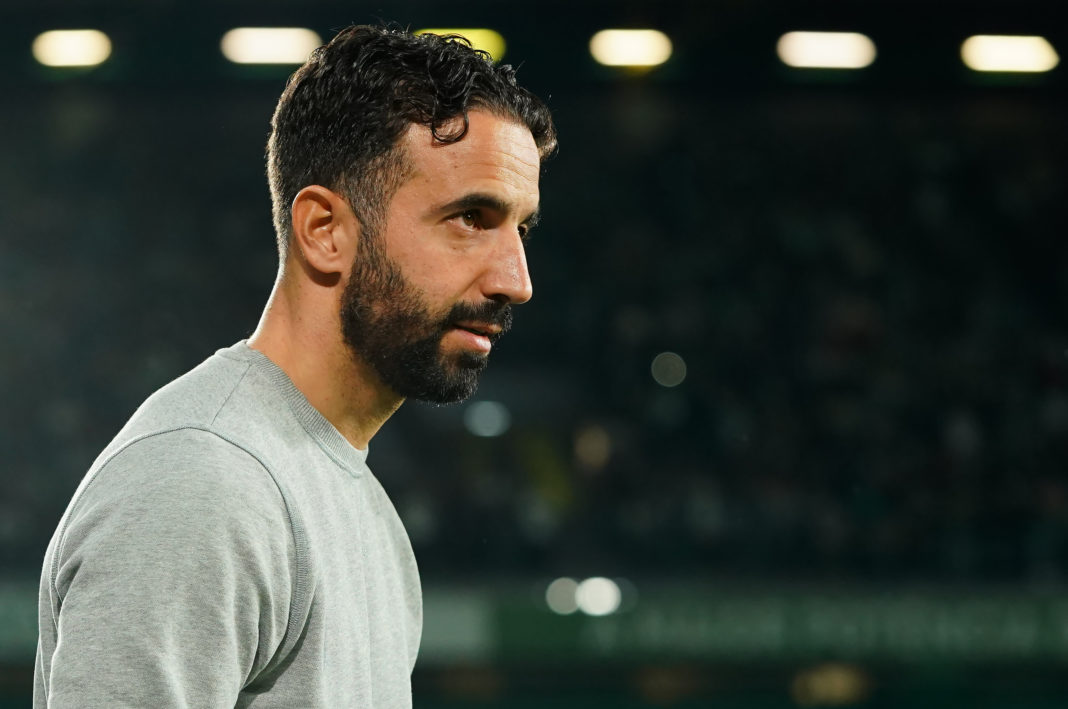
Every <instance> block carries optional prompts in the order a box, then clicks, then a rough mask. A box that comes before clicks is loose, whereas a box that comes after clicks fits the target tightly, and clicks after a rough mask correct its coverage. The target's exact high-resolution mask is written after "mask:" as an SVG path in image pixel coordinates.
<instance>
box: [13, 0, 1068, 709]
mask: <svg viewBox="0 0 1068 709" xmlns="http://www.w3.org/2000/svg"><path fill="white" fill-rule="evenodd" d="M1056 4H1057V3H1054V2H1052V0H1051V1H1050V2H1037V1H1033V0H1016V1H1015V2H1008V1H1007V0H972V1H971V2H963V1H956V0H941V1H940V2H939V3H921V2H915V1H913V0H868V1H867V2H865V3H846V2H823V3H813V2H794V1H787V0H763V1H756V2H754V1H751V0H750V1H745V2H743V1H742V0H707V1H706V2H686V1H683V0H662V1H660V2H656V3H653V2H652V1H651V0H645V1H643V2H639V1H625V0H621V1H618V2H615V1H613V2H609V1H608V0H597V1H595V0H571V1H570V2H562V1H560V0H540V1H539V2H537V3H534V2H518V3H501V2H493V1H491V0H457V1H456V2H453V3H448V4H447V5H446V4H443V3H431V2H425V1H424V0H398V1H397V2H394V3H391V4H389V5H383V4H381V3H374V4H369V3H362V2H358V1H357V2H347V3H340V2H333V1H327V0H314V1H311V2H296V1H295V0H294V1H288V2H287V1H283V0H278V1H275V2H244V1H238V0H230V1H227V2H214V3H210V4H207V3H203V4H202V3H197V2H177V0H138V1H136V2H135V1H134V0H77V1H75V0H65V1H63V2H61V1H59V0H33V1H32V2H31V0H3V4H2V6H0V66H2V67H3V71H2V72H0V96H2V98H0V156H2V158H0V195H2V197H0V240H2V244H3V248H2V251H0V331H2V333H3V335H2V336H0V337H2V345H0V402H2V405H0V443H2V448H0V483H2V484H0V706H5V707H6V706H11V707H16V706H28V704H29V698H30V694H31V691H32V690H31V686H32V672H33V658H34V650H35V643H36V632H37V630H36V592H37V591H36V589H37V579H38V575H39V573H40V563H41V560H42V558H43V555H44V550H45V547H46V545H47V542H48V539H49V537H50V536H51V534H52V531H53V529H54V528H55V526H56V523H57V522H58V520H59V518H60V515H61V514H62V512H63V509H64V508H65V506H66V504H67V502H68V500H69V499H70V496H71V494H72V493H73V491H74V489H75V487H76V485H77V483H78V481H79V480H80V479H81V477H82V476H83V475H84V473H85V471H86V469H87V468H88V466H89V465H90V464H91V462H92V460H93V459H94V457H95V456H96V454H97V453H98V452H99V451H100V450H101V449H102V448H103V446H104V445H105V444H106V443H107V442H108V441H109V440H110V438H111V437H112V436H113V435H114V434H115V433H116V432H117V431H118V429H119V428H120V427H121V425H122V424H123V422H124V421H125V420H126V419H127V418H128V417H129V416H130V414H131V413H132V412H133V410H134V409H135V408H136V407H137V406H138V405H139V403H140V402H141V401H142V400H143V399H144V398H145V397H146V396H147V395H148V394H150V393H151V392H152V391H154V390H155V389H157V388H158V387H160V386H161V385H163V384H165V383H166V382H168V381H170V380H171V379H173V378H174V377H176V376H178V375H180V374H181V373H183V372H185V371H186V370H187V369H189V368H191V367H193V366H195V365H196V364H197V363H199V362H200V361H201V360H203V359H204V358H205V357H206V356H208V355H209V354H210V353H212V352H213V351H214V350H216V349H218V348H221V347H226V346H229V345H230V344H232V343H234V342H235V341H237V340H239V339H242V338H244V337H246V336H247V335H249V334H250V333H251V331H252V329H253V328H254V326H255V324H256V322H257V319H258V317H259V313H260V310H261V308H262V306H263V303H264V301H265V299H266V296H267V294H268V293H269V291H270V287H271V284H272V281H273V278H274V273H275V265H276V255H275V248H274V237H273V232H272V227H271V221H270V205H269V196H268V192H267V187H266V180H265V178H264V165H263V154H264V146H265V143H266V138H267V132H268V129H269V125H268V123H269V119H270V115H271V112H272V110H273V107H274V104H275V102H276V101H277V98H278V95H279V94H280V92H281V90H282V87H283V85H284V82H285V79H286V77H287V76H288V74H289V73H290V72H291V71H292V70H293V68H294V66H293V65H292V64H287V63H286V61H287V60H286V59H285V58H284V57H283V58H279V57H278V56H276V55H272V54H270V53H271V52H274V51H281V50H280V49H279V48H284V47H286V46H289V45H288V41H289V40H288V39H285V38H278V37H273V38H269V39H268V40H266V41H265V43H264V44H262V45H257V44H256V43H255V42H253V43H252V45H249V46H251V49H250V48H249V46H246V47H245V48H244V49H242V46H241V44H240V42H238V43H237V44H236V45H235V44H233V42H236V41H237V40H234V39H233V38H234V36H235V35H227V33H228V32H229V31H230V30H232V29H234V28H238V27H275V28H277V27H295V28H306V29H308V30H311V31H312V32H314V33H315V34H316V35H317V36H318V37H319V38H321V39H322V40H326V39H329V38H330V37H331V36H332V35H333V34H334V33H335V32H336V31H337V30H338V29H340V28H342V27H344V26H345V25H347V24H349V23H352V22H377V21H380V20H388V21H395V22H397V23H399V24H401V25H404V26H410V27H411V28H412V29H420V28H469V29H470V28H486V29H492V30H494V31H495V32H496V33H497V34H498V35H499V37H500V38H501V39H503V41H504V45H503V48H502V47H500V46H496V47H494V48H493V49H494V51H495V52H496V53H497V55H498V56H500V57H501V60H502V61H504V62H507V63H512V64H515V65H520V67H521V68H520V70H519V77H520V80H521V81H522V82H523V83H524V84H525V85H526V86H528V87H529V88H531V89H532V90H534V91H535V92H536V93H538V94H539V95H541V96H542V97H543V98H544V99H546V101H547V102H548V104H549V105H550V107H551V108H552V109H553V111H554V113H555V118H556V121H557V124H558V128H559V131H560V146H561V147H560V151H559V154H558V156H557V157H556V158H554V159H553V160H552V161H551V162H550V163H548V164H547V166H546V169H545V172H544V176H543V181H542V205H543V211H544V218H543V223H542V226H540V227H539V229H538V230H537V233H536V237H535V238H534V240H533V241H532V242H531V243H530V245H529V249H528V257H529V260H530V264H531V271H532V275H533V278H534V283H535V298H534V300H533V301H532V302H531V303H530V304H529V305H526V306H523V307H522V308H520V309H519V310H518V311H517V313H516V315H517V317H516V327H515V329H514V330H513V332H512V333H511V334H510V335H509V336H508V337H506V338H505V339H504V340H502V342H501V343H500V345H499V346H498V347H497V348H496V349H495V353H494V358H493V362H492V365H491V367H490V369H489V371H488V373H487V374H486V376H485V377H484V380H483V384H482V386H481V388H480V390H479V392H478V394H477V395H476V396H475V397H474V398H473V399H472V400H471V401H469V402H467V403H465V404H463V405H458V406H453V407H444V408H435V407H429V406H424V405H420V404H415V403H409V404H406V405H405V406H404V407H403V408H402V410H401V411H400V413H398V414H397V415H396V417H395V418H394V420H392V421H391V422H390V423H389V424H388V425H387V426H386V427H385V428H384V429H383V431H382V432H381V433H380V434H379V435H378V436H377V437H376V438H375V440H374V441H373V445H372V446H371V453H370V463H371V465H372V468H373V470H374V471H375V473H376V474H377V475H378V477H379V478H380V479H381V481H382V483H383V484H384V486H385V487H386V489H387V491H388V492H389V493H390V495H391V497H392V499H393V500H394V502H395V504H396V506H397V509H398V511H399V512H400V514H401V516H402V517H403V519H404V521H405V524H406V526H407V529H408V531H409V534H410V536H411V539H412V543H413V546H414V548H415V550H416V554H417V557H418V559H419V564H420V570H421V573H422V578H423V583H424V587H425V599H426V628H425V634H424V645H423V649H422V652H421V655H420V661H419V665H418V667H417V669H416V672H415V675H414V678H413V682H414V691H415V705H416V706H417V707H430V708H439V707H440V708H444V707H450V708H451V707H543V706H557V707H562V708H564V707H621V708H630V707H687V708H689V707H706V706H707V707H738V708H758V707H759V708H762V709H771V708H780V707H781V708H787V707H798V706H854V707H900V706H913V707H928V706H929V707H935V706H937V707H1021V708H1025V709H1032V708H1038V707H1043V708H1046V707H1055V706H1056V707H1061V706H1066V705H1068V688H1066V683H1065V680H1064V676H1065V670H1066V669H1068V668H1066V665H1068V594H1066V593H1065V589H1066V582H1068V476H1066V475H1065V473H1064V458H1062V456H1064V455H1065V454H1066V453H1068V323H1066V319H1065V313H1066V312H1068V281H1066V278H1065V276H1066V275H1068V274H1066V270H1065V269H1066V266H1068V247H1066V245H1065V242H1064V238H1063V237H1064V235H1065V226H1066V224H1065V217H1066V207H1065V201H1066V194H1068V193H1066V174H1068V140H1066V138H1065V126H1066V125H1068V102H1066V97H1068V92H1066V88H1068V77H1066V74H1065V71H1066V70H1065V67H1064V66H1063V62H1060V63H1059V59H1058V56H1057V53H1060V54H1061V55H1063V54H1064V53H1065V52H1068V26H1066V25H1065V24H1064V23H1063V22H1055V21H1054V19H1053V18H1054V12H1053V10H1054V7H1055V5H1056ZM75 29H76V30H85V29H94V30H97V31H98V33H103V34H89V35H84V34H83V35H73V36H72V35H66V36H63V35H47V36H45V37H42V33H45V32H49V31H52V30H75ZM605 29H631V30H635V29H644V30H650V29H652V30H657V31H658V32H659V33H661V34H652V35H650V34H640V35H622V36H620V35H616V36H612V35H598V36H599V37H600V39H599V40H597V41H592V40H593V38H594V36H595V35H596V34H597V33H598V32H600V31H601V30H605ZM805 31H808V32H814V31H821V32H838V33H858V34H849V35H845V36H843V35H841V34H837V35H831V36H828V35H820V36H812V35H800V34H790V33H797V32H805ZM975 35H983V36H988V35H1009V36H1013V37H1020V36H1026V37H1030V38H1031V39H1029V40H1026V41H1019V40H1014V41H1010V43H1009V45H1008V48H1007V49H1006V48H1004V46H1002V45H998V44H997V43H996V41H995V42H994V44H990V43H989V42H990V41H989V40H980V41H978V42H976V41H970V42H969V43H968V44H967V45H966V44H965V43H966V40H969V38H970V37H972V36H975ZM102 36H103V37H104V39H103V40H101V37H102ZM224 36H229V37H230V39H231V43H230V44H229V45H227V47H226V54H224V51H223V45H222V44H221V42H222V39H223V37H224ZM300 36H301V35H299V34H298V35H297V38H298V39H297V45H296V46H297V47H298V48H297V49H296V50H293V51H296V52H297V53H298V55H299V54H300V52H304V54H306V52H307V49H306V48H305V49H300V48H299V47H300V41H301V40H300V39H299V37H300ZM472 36H474V35H472ZM1038 38H1042V39H1038ZM478 41H480V42H493V41H496V40H495V39H494V38H493V36H489V38H488V39H487V37H486V36H483V35H480V36H479V40H478ZM591 41H592V43H591ZM984 42H986V44H984ZM1014 42H1015V43H1014ZM258 46H259V47H261V49H260V50H257V49H256V48H257V47H258ZM72 47H73V48H72ZM235 47H236V48H235ZM263 47H266V49H263ZM965 47H968V49H965ZM242 51H244V52H246V53H245V54H242V53H241V52H242ZM257 51H267V52H268V56H267V57H266V58H264V56H261V55H256V52H257ZM94 52H95V54H94ZM248 52H251V53H252V54H251V55H250V54H248ZM620 52H622V54H620ZM71 57H75V59H73V60H72V59H71ZM78 57H81V59H78ZM71 61H81V62H83V63H88V64H89V65H87V66H69V65H62V64H64V63H66V64H70V62H71ZM250 61H251V62H253V63H248V62H250ZM263 61H266V62H267V63H257V62H263ZM643 63H644V64H645V66H636V65H638V64H643ZM57 64H60V65H57ZM613 64H621V65H613ZM812 64H819V65H821V66H822V68H816V67H813V66H810V65H812ZM827 65H831V68H827ZM1058 235H1060V236H1058Z"/></svg>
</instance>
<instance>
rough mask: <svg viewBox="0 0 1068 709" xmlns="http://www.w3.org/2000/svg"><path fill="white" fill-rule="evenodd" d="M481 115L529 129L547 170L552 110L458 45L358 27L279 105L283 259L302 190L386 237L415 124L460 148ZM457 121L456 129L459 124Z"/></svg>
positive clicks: (507, 69)
mask: <svg viewBox="0 0 1068 709" xmlns="http://www.w3.org/2000/svg"><path fill="white" fill-rule="evenodd" d="M472 109H481V110H484V111H487V112H489V113H492V114H494V115H496V116H498V117H500V118H507V119H511V120H513V121H515V122H516V123H519V124H521V125H524V126H526V128H527V129H528V130H529V131H530V133H531V135H532V136H533V138H534V143H535V145H537V148H538V153H539V155H540V157H541V159H542V160H544V159H545V158H546V157H548V156H549V155H550V154H551V153H552V152H553V150H554V149H555V148H556V130H555V128H554V126H553V122H552V117H551V116H550V114H549V109H548V108H547V107H546V106H545V104H544V103H542V102H541V100H539V99H538V98H537V97H536V96H534V94H532V93H530V92H529V91H527V90H526V89H524V88H522V87H519V86H517V85H516V80H515V70H514V69H513V68H512V67H511V66H509V65H507V64H505V65H500V66H498V65H494V64H493V63H492V61H491V60H490V58H489V55H488V54H486V53H485V52H480V51H477V50H473V49H471V47H470V46H468V45H467V44H465V42H464V41H463V40H462V39H461V38H456V37H440V36H438V35H433V34H424V35H412V34H410V33H408V32H404V31H400V30H392V29H387V28H384V27H372V26H366V25H358V26H353V27H349V28H347V29H345V30H343V31H342V32H341V33H339V34H338V35H337V36H336V37H334V39H333V40H331V41H330V42H329V43H328V44H325V45H323V46H322V47H320V48H319V49H317V50H315V52H314V53H313V54H312V56H311V58H310V59H308V61H307V63H305V64H304V66H302V67H301V68H300V69H298V70H297V71H296V73H294V74H293V76H292V77H291V78H290V80H289V83H288V84H287V85H286V89H285V91H284V92H283V93H282V97H281V98H280V99H279V101H278V107H277V108H276V109H275V113H274V117H273V119H272V120H271V128H272V130H271V137H270V141H269V142H268V144H267V178H268V181H269V183H270V187H271V201H272V204H273V213H274V225H275V232H276V234H277V237H278V245H279V251H280V253H281V254H282V255H283V258H284V256H285V253H286V251H287V249H288V241H289V238H290V236H291V233H290V211H289V210H290V206H291V205H292V202H293V198H294V197H296V195H297V193H298V192H299V191H300V190H301V188H303V187H305V186H307V185H322V186H324V187H327V188H329V189H331V190H334V191H335V192H338V193H340V194H343V195H344V196H345V197H346V199H348V200H349V202H350V204H351V206H352V209H353V211H354V212H355V214H356V216H357V217H358V218H359V219H360V221H361V223H362V224H363V227H364V229H365V230H368V231H370V232H372V233H375V232H376V230H377V228H380V227H381V222H382V218H383V216H384V213H385V210H386V207H387V206H388V204H389V198H390V197H391V196H392V193H393V192H394V191H395V190H396V188H397V187H398V186H400V184H401V183H403V182H404V180H405V179H406V178H407V176H408V174H409V172H410V168H411V166H410V164H409V162H408V160H407V159H406V158H407V156H406V155H405V154H404V148H403V146H402V145H401V144H400V139H401V137H402V136H403V135H404V134H405V132H406V131H407V130H408V127H409V126H410V125H412V124H415V125H422V126H426V127H427V128H429V129H430V131H431V133H432V135H433V136H434V138H435V139H436V140H439V141H441V142H443V143H450V142H454V141H458V140H461V139H462V138H463V137H464V135H465V134H466V131H467V115H468V111H470V110H472ZM457 119H460V120H457Z"/></svg>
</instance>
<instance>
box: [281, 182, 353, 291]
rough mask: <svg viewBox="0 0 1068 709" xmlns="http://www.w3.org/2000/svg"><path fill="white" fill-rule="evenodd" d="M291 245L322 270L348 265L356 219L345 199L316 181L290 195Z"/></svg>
mask: <svg viewBox="0 0 1068 709" xmlns="http://www.w3.org/2000/svg"><path fill="white" fill-rule="evenodd" d="M290 214H291V218H292V220H293V221H292V234H293V246H295V247H296V248H297V249H298V250H299V252H300V254H301V255H302V256H303V257H304V260H305V261H306V262H307V263H308V265H309V266H310V267H311V268H313V269H314V270H316V271H319V272H320V273H324V274H332V273H342V272H344V271H346V270H347V269H348V268H349V267H351V266H352V260H353V257H354V256H355V253H356V243H357V240H358V239H359V238H360V222H359V220H358V219H356V215H355V214H353V213H352V209H351V208H350V207H349V204H348V202H347V201H346V200H345V199H344V198H343V197H342V196H341V195H339V194H337V193H335V192H333V191H331V190H328V189H327V188H325V187H322V186H320V185H309V186H307V187H305V188H304V189H302V190H301V191H300V192H298V193H297V196H296V197H294V198H293V205H292V208H291V211H290Z"/></svg>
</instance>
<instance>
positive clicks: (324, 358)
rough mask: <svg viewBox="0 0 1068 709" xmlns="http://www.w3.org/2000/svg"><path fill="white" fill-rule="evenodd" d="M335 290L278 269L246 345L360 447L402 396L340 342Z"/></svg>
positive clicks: (373, 433)
mask: <svg viewBox="0 0 1068 709" xmlns="http://www.w3.org/2000/svg"><path fill="white" fill-rule="evenodd" d="M337 292H338V289H337V288H336V287H334V288H323V287H321V286H319V285H317V284H307V283H301V282H300V281H298V279H293V278H287V277H286V274H285V272H284V270H283V271H280V272H279V276H278V279H277V281H276V282H275V285H274V290H273V291H272V292H271V297H270V298H269V299H268V301H267V306H266V308H264V311H263V316H262V317H261V318H260V322H259V325H258V326H257V327H256V331H255V332H254V333H252V336H251V337H249V340H248V345H249V347H251V348H253V349H255V350H258V351H260V352H262V353H263V354H264V355H266V356H267V357H268V358H269V359H270V360H271V361H272V362H274V363H275V364H276V365H278V367H280V368H281V369H282V371H283V372H285V373H286V374H287V375H288V376H289V378H290V379H291V380H292V381H293V384H294V385H295V386H296V387H297V389H299V390H300V391H301V393H302V394H304V396H305V397H307V399H308V401H309V402H310V403H311V405H312V406H314V407H315V408H316V409H317V410H318V411H319V413H321V414H322V415H323V417H324V418H326V420H327V421H329V422H330V423H332V424H333V425H334V428H336V429H337V430H338V432H340V433H341V435H342V436H344V437H345V438H346V439H347V440H348V441H349V443H351V444H352V445H353V446H355V447H356V448H360V449H364V448H367V445H368V443H370V440H371V438H372V437H373V436H374V435H375V434H376V433H377V432H378V429H379V428H381V427H382V424H384V423H385V422H386V420H388V419H389V417H390V416H392V415H393V413H394V412H395V411H396V410H397V409H398V408H400V405H401V403H403V401H404V400H403V399H402V398H401V397H399V396H397V394H395V393H394V392H393V391H392V390H391V389H389V388H388V387H387V386H386V385H385V384H383V383H382V381H381V380H380V379H379V377H378V375H377V373H375V372H374V370H373V369H372V368H371V367H370V366H369V365H368V364H367V363H366V362H364V361H363V360H361V359H360V358H359V357H358V356H357V355H355V353H353V351H352V349H351V348H349V347H348V345H346V344H345V341H344V339H343V337H342V335H341V322H340V315H339V307H340V306H339V303H337V298H336V295H335V294H336V293H337Z"/></svg>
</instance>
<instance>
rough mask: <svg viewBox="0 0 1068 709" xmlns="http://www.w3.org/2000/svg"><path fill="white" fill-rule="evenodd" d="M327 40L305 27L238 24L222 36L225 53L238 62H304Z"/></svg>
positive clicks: (223, 51)
mask: <svg viewBox="0 0 1068 709" xmlns="http://www.w3.org/2000/svg"><path fill="white" fill-rule="evenodd" d="M322 43H323V40H322V38H320V37H319V35H317V34H316V33H315V32H313V31H312V30H309V29H307V28H305V27H237V28H234V29H232V30H230V31H229V32H227V33H226V34H225V35H223V38H222V45H221V46H222V53H223V56H225V57H226V58H227V59H229V60H230V61H232V62H234V63H235V64H303V63H304V62H305V61H306V60H307V59H308V55H309V54H311V53H312V51H313V50H314V49H315V48H316V47H318V46H319V45H321V44H322Z"/></svg>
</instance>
